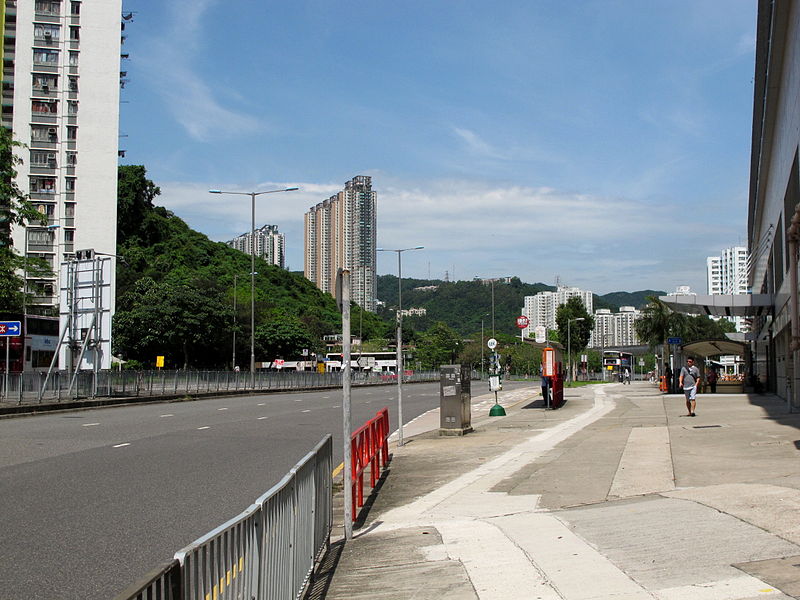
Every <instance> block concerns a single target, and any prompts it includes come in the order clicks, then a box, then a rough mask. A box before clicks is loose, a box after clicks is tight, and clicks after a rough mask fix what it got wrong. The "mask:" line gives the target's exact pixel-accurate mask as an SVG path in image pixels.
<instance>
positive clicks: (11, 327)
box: [0, 321, 22, 337]
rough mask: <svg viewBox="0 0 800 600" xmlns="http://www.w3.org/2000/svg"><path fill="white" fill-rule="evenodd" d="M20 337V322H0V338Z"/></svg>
mask: <svg viewBox="0 0 800 600" xmlns="http://www.w3.org/2000/svg"><path fill="white" fill-rule="evenodd" d="M21 335H22V322H21V321H0V337H19V336H21Z"/></svg>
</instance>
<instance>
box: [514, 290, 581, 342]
mask: <svg viewBox="0 0 800 600" xmlns="http://www.w3.org/2000/svg"><path fill="white" fill-rule="evenodd" d="M570 298H580V299H581V301H582V302H583V305H584V307H586V311H587V312H588V313H589V314H591V313H592V306H593V303H594V302H593V299H592V292H591V291H588V290H582V289H580V288H576V287H567V286H558V287H557V288H556V290H555V291H553V292H539V293H538V294H536V295H535V296H525V298H524V303H525V304H524V306H523V307H522V314H523V315H524V316H526V317H528V326H527V327H526V328H525V329H523V330H522V331H523V336H524V337H533V334H534V331H535V329H536V327H539V326H542V327H545V328H547V329H556V328H557V325H556V313H557V312H558V307H559V306H561V305H562V304H566V303H567V301H568V300H569V299H570Z"/></svg>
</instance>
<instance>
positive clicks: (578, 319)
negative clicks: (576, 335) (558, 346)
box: [567, 317, 586, 382]
mask: <svg viewBox="0 0 800 600" xmlns="http://www.w3.org/2000/svg"><path fill="white" fill-rule="evenodd" d="M585 320H586V319H585V318H584V317H577V318H575V319H568V320H567V361H568V362H569V380H570V382H571V381H572V352H571V351H570V350H571V348H570V342H572V336H571V335H570V325H572V322H573V321H585Z"/></svg>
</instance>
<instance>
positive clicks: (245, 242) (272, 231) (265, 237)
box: [226, 225, 286, 269]
mask: <svg viewBox="0 0 800 600" xmlns="http://www.w3.org/2000/svg"><path fill="white" fill-rule="evenodd" d="M254 240H255V255H256V256H257V257H259V258H262V259H264V260H265V261H267V262H268V263H269V264H271V265H276V266H278V267H280V268H281V269H283V268H285V267H286V240H285V239H284V235H283V234H282V233H280V232H279V231H278V226H277V225H264V226H263V227H259V228H258V229H256V231H255V236H254V235H253V234H252V232H250V231H248V232H247V233H243V234H242V235H240V236H238V237H235V238H233V239H232V240H231V241H229V242H226V243H227V244H228V246H230V247H231V248H236V249H237V250H239V251H240V252H244V253H245V254H248V255H249V254H250V253H251V252H252V251H253V248H252V244H253V241H254Z"/></svg>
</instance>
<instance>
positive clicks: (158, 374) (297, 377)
mask: <svg viewBox="0 0 800 600" xmlns="http://www.w3.org/2000/svg"><path fill="white" fill-rule="evenodd" d="M5 381H7V382H8V384H7V386H6V385H5V383H4V382H5ZM396 381H397V379H396V375H394V374H387V373H353V375H352V384H353V385H375V384H381V383H384V384H385V383H392V382H396ZM403 381H405V382H418V381H439V373H438V371H414V372H413V374H410V375H408V374H407V375H404V376H403ZM341 385H342V374H341V372H332V373H317V372H314V371H286V372H280V371H260V372H258V373H256V376H255V387H251V386H250V374H249V373H235V372H233V371H164V370H161V371H98V372H97V373H94V372H92V371H80V372H78V373H77V376H76V377H75V378H74V380H73V377H72V376H70V374H69V373H68V372H66V371H55V372H53V373H52V374H51V375H50V376H49V377H48V376H47V374H46V373H44V372H33V373H10V374H9V375H8V378H7V380H6V378H5V374H3V375H2V376H1V377H0V400H3V401H5V402H11V403H17V404H34V403H43V402H47V403H51V402H70V401H74V400H81V399H86V398H131V397H159V396H173V397H175V396H193V395H203V394H214V393H223V392H246V391H248V390H250V391H254V392H259V391H271V390H272V391H281V390H303V389H318V388H332V387H341Z"/></svg>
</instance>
